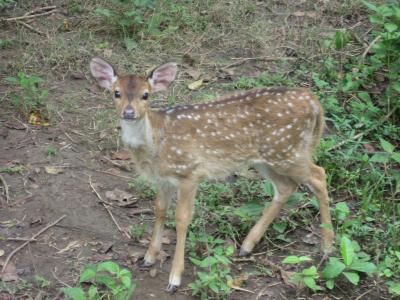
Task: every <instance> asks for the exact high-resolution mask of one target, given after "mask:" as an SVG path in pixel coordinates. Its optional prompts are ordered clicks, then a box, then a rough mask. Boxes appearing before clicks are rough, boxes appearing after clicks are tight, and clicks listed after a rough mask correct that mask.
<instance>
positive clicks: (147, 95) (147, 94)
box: [142, 92, 149, 100]
mask: <svg viewBox="0 0 400 300" xmlns="http://www.w3.org/2000/svg"><path fill="white" fill-rule="evenodd" d="M142 98H143V100H147V99H148V98H149V93H147V92H146V93H144V94H143V96H142Z"/></svg>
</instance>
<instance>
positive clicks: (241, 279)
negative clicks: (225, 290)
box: [227, 274, 249, 287]
mask: <svg viewBox="0 0 400 300" xmlns="http://www.w3.org/2000/svg"><path fill="white" fill-rule="evenodd" d="M247 279H249V275H247V274H244V275H241V276H239V277H235V278H233V279H230V280H228V282H227V284H228V286H229V287H233V286H237V287H241V286H242V285H243V282H245V281H246V280H247Z"/></svg>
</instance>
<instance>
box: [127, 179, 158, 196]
mask: <svg viewBox="0 0 400 300" xmlns="http://www.w3.org/2000/svg"><path fill="white" fill-rule="evenodd" d="M128 188H129V189H131V190H133V191H134V192H135V194H137V195H138V196H139V197H141V198H145V199H153V198H154V197H155V195H156V190H155V188H154V186H152V185H151V184H150V183H149V182H148V181H147V180H146V178H144V177H142V176H138V177H136V178H135V179H134V180H132V181H130V182H128Z"/></svg>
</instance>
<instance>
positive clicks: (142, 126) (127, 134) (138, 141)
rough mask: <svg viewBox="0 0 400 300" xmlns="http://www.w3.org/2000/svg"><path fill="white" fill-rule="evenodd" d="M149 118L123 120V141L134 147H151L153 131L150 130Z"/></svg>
mask: <svg viewBox="0 0 400 300" xmlns="http://www.w3.org/2000/svg"><path fill="white" fill-rule="evenodd" d="M146 125H147V120H146V119H141V120H138V121H125V120H121V138H122V141H123V143H124V144H125V145H126V146H128V147H129V148H132V149H137V148H140V147H149V148H151V144H152V139H151V131H150V130H148V128H147V127H148V126H146Z"/></svg>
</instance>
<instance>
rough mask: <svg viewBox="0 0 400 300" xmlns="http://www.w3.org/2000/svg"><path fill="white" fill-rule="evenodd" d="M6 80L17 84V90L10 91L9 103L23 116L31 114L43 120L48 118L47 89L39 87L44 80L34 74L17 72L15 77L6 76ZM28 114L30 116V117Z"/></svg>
mask: <svg viewBox="0 0 400 300" xmlns="http://www.w3.org/2000/svg"><path fill="white" fill-rule="evenodd" d="M5 79H6V81H8V82H9V83H11V84H14V85H16V86H18V88H19V90H18V91H17V92H13V93H11V97H10V98H11V104H12V105H13V106H15V107H16V109H18V110H19V111H20V112H21V113H22V114H23V115H24V116H28V115H30V114H31V116H32V115H35V116H39V118H42V119H43V120H46V119H48V117H49V111H48V108H47V98H48V94H49V93H48V91H47V90H44V89H42V88H41V87H40V84H41V83H43V82H44V80H43V79H42V78H40V77H38V76H36V75H26V74H25V73H24V72H19V73H18V76H17V77H6V78H5ZM31 116H30V117H31Z"/></svg>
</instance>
